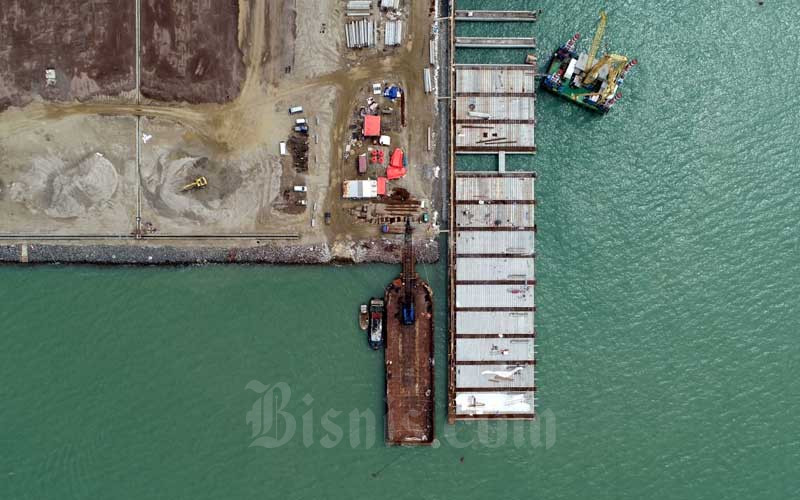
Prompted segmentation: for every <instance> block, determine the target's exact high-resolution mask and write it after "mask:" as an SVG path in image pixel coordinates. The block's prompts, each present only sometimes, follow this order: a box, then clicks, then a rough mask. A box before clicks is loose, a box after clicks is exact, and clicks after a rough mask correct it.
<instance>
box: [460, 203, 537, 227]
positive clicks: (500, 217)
mask: <svg viewBox="0 0 800 500" xmlns="http://www.w3.org/2000/svg"><path fill="white" fill-rule="evenodd" d="M533 212H534V205H489V204H484V205H458V206H456V226H458V227H533V225H534V219H533Z"/></svg>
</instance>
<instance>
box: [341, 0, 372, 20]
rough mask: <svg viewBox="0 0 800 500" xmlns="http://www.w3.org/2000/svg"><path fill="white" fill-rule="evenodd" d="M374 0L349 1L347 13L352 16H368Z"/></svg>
mask: <svg viewBox="0 0 800 500" xmlns="http://www.w3.org/2000/svg"><path fill="white" fill-rule="evenodd" d="M371 8H372V0H351V1H349V2H347V15H348V16H351V17H357V16H368V15H369V11H370V9H371Z"/></svg>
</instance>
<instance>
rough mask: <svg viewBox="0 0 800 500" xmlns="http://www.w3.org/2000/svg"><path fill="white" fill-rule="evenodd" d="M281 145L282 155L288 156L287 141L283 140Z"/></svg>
mask: <svg viewBox="0 0 800 500" xmlns="http://www.w3.org/2000/svg"><path fill="white" fill-rule="evenodd" d="M280 146H281V156H286V143H285V142H281V144H280Z"/></svg>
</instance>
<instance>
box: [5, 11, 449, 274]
mask: <svg viewBox="0 0 800 500" xmlns="http://www.w3.org/2000/svg"><path fill="white" fill-rule="evenodd" d="M148 1H149V0H143V4H145V5H147V2H148ZM179 3H181V2H179ZM412 6H413V12H410V13H407V14H406V16H407V17H408V20H407V24H408V25H409V26H408V29H407V35H406V43H405V45H404V46H403V47H400V48H395V49H389V50H383V49H382V48H380V49H371V50H364V51H358V52H355V51H350V50H348V49H347V48H346V47H344V27H343V24H344V13H343V7H344V4H343V2H339V1H335V0H319V1H312V0H298V1H297V8H296V9H295V8H294V2H272V1H270V0H240V1H239V2H238V20H237V23H236V26H235V29H236V33H235V39H236V40H237V45H238V51H236V52H237V54H239V55H240V56H241V57H242V60H243V65H244V75H243V76H244V77H243V79H242V81H241V82H240V84H239V88H240V90H239V92H238V94H237V95H236V97H235V98H233V99H232V100H231V101H230V102H227V103H221V104H217V103H214V101H224V100H226V99H220V98H219V97H220V95H221V94H220V93H219V91H218V90H213V89H212V90H209V91H208V93H207V94H206V98H205V99H203V100H204V101H205V102H203V103H199V104H189V103H186V102H177V103H166V102H162V101H157V100H151V99H147V100H145V101H143V103H142V104H126V103H124V102H108V101H106V100H103V99H101V100H90V101H89V102H64V103H60V102H59V103H54V102H42V101H39V100H38V98H37V97H34V98H33V99H35V102H32V103H31V104H28V105H27V106H24V107H21V108H17V107H12V108H10V109H8V110H7V111H5V112H3V113H0V148H2V151H0V153H2V156H1V157H0V209H2V212H3V213H4V215H5V214H9V216H8V217H3V218H2V220H0V235H3V234H5V235H9V234H16V235H29V236H27V237H24V238H20V239H19V242H35V241H36V239H35V235H37V234H51V235H52V234H60V235H71V234H75V233H76V232H78V233H80V234H109V235H111V234H130V233H131V232H133V231H136V230H137V229H138V230H139V231H140V232H141V233H142V234H143V235H144V237H145V239H146V238H147V236H148V235H149V234H153V235H183V236H190V235H195V236H200V235H209V234H212V235H236V234H242V233H248V234H249V233H258V234H282V235H289V234H291V235H296V239H292V240H291V241H288V240H287V242H286V243H283V244H284V245H286V246H287V247H288V246H292V247H298V248H299V247H302V246H304V245H305V246H306V247H310V246H316V247H320V248H322V247H324V248H327V249H329V250H326V251H325V252H322V253H321V254H320V255H322V254H325V253H326V252H327V254H328V255H327V257H326V258H327V259H330V258H340V259H352V260H383V259H381V258H380V255H381V253H382V252H383V253H384V254H386V253H394V252H395V251H396V250H397V248H395V245H394V243H392V241H393V240H392V237H389V239H382V238H380V235H379V232H378V227H377V226H370V225H366V224H360V225H359V224H356V223H355V221H354V219H353V218H352V216H350V215H349V211H350V209H351V208H352V207H353V206H354V205H356V203H355V202H346V201H343V200H342V199H341V182H342V181H343V180H344V179H349V178H355V177H356V175H355V170H354V168H353V163H352V159H351V161H347V162H345V161H344V160H343V153H344V145H345V143H346V142H347V140H348V139H349V137H350V130H348V123H349V120H348V118H349V117H350V115H352V113H353V112H354V110H355V109H356V107H357V106H358V105H359V101H358V96H360V95H362V94H363V93H364V91H365V90H366V89H368V87H369V86H370V85H371V83H372V82H382V81H391V82H395V83H399V84H400V85H401V86H402V87H403V89H404V90H405V92H406V95H407V101H406V116H407V123H408V126H407V127H406V128H403V129H401V130H399V131H398V132H397V133H396V134H393V141H394V142H393V146H395V145H399V146H401V147H404V148H408V150H409V151H410V156H409V160H410V161H409V175H408V176H407V177H406V178H405V179H403V180H401V181H398V182H397V183H396V185H397V186H402V187H405V188H407V189H409V191H411V192H412V195H413V196H414V197H415V198H417V199H421V200H431V199H432V198H434V197H435V196H436V195H435V193H437V192H438V191H437V188H436V187H435V182H436V174H437V172H438V169H437V167H436V165H435V164H434V159H433V154H432V153H430V152H427V151H426V148H425V145H426V142H427V128H428V127H430V126H433V124H434V122H435V115H434V114H433V113H432V111H431V110H432V109H435V100H434V98H433V97H432V96H430V95H425V94H424V92H423V89H422V87H423V82H422V68H423V67H424V65H425V63H426V62H427V60H428V54H427V50H428V40H429V33H430V22H431V17H430V13H429V11H428V7H429V6H428V5H427V3H425V2H413V3H412ZM190 17H191V16H190ZM144 21H145V19H143V22H144ZM215 22H217V21H215ZM229 24H230V23H229ZM231 29H233V28H231ZM166 31H167V32H168V31H169V29H168V28H167V29H166ZM409 31H410V33H409ZM409 35H410V36H409ZM379 36H380V37H382V34H381V35H379ZM223 38H224V37H223ZM12 50H13V49H12ZM193 50H194V51H195V52H194V53H196V52H197V49H193ZM165 54H167V55H169V54H170V52H165ZM237 54H233V55H232V57H238V56H237ZM167 59H169V57H167ZM191 59H192V56H191V55H187V56H185V57H183V59H182V60H183V61H184V62H183V63H180V64H185V63H186V62H187V61H189V60H191ZM143 63H144V61H143ZM176 64H177V63H176ZM180 64H177V65H180ZM234 66H235V65H234ZM208 67H209V68H211V67H215V66H214V63H209V65H208ZM217 67H218V66H217ZM229 69H230V68H229ZM144 70H145V67H144V66H143V71H144ZM190 73H191V72H190ZM228 74H229V75H233V74H235V68H234V69H232V70H230V71H229V72H228ZM143 78H144V77H143ZM222 79H223V80H225V78H222ZM177 81H180V79H178V80H176V82H177ZM226 81H227V82H228V83H230V81H228V80H226ZM218 83H219V82H217V83H213V84H211V87H214V88H218V89H219V88H223V87H224V86H225V85H227V84H228V83H225V82H223V84H221V85H218ZM215 86H216V87H215ZM228 88H230V87H228ZM172 97H173V98H175V99H181V98H185V96H183V97H181V96H177V95H175V96H172ZM192 99H193V98H192ZM20 102H25V99H22V100H21V101H20ZM294 105H301V106H303V107H304V109H305V113H304V114H303V115H299V116H303V117H305V118H306V119H307V120H308V123H309V126H310V128H311V132H310V136H309V139H310V140H309V145H310V151H309V170H308V172H307V173H302V174H298V173H295V172H294V171H293V169H292V168H291V167H289V168H287V159H286V158H285V157H284V158H281V157H280V156H279V148H278V143H279V142H280V141H282V140H286V139H287V137H288V136H289V134H290V132H291V127H292V125H293V123H294V119H295V118H296V117H295V116H289V114H288V113H287V109H288V108H289V107H290V106H294ZM137 120H138V122H139V128H140V129H139V133H138V134H137V132H136V122H137ZM47 137H51V139H50V141H51V142H52V143H51V144H48V142H47V140H46V138H47ZM137 142H138V143H139V144H138V146H139V148H140V151H141V154H140V157H139V159H138V161H137V154H136V149H137V148H136V146H137V144H136V143H137ZM96 153H100V154H102V155H103V156H102V157H101V156H98V155H97V154H96ZM55 158H58V160H55ZM42 165H47V166H46V167H43V166H42ZM112 171H113V173H114V174H115V175H110V174H111V172H112ZM200 175H203V176H206V177H207V179H208V181H209V186H208V187H206V188H204V189H201V190H192V191H188V192H182V191H181V189H180V188H181V187H182V186H184V185H185V184H188V183H190V182H192V181H193V180H194V179H195V178H196V177H198V176H200ZM12 184H13V185H16V187H15V188H14V189H12V188H11V187H10V186H11V185H12ZM27 185H30V186H33V187H30V188H29V189H27V192H26V188H23V186H27ZM111 185H114V189H113V190H112V189H111V188H110V187H109V186H111ZM292 185H305V186H307V188H308V192H307V193H306V194H304V195H302V196H304V197H306V199H307V205H305V206H304V207H299V206H294V207H292V209H291V210H288V209H287V206H286V197H285V196H284V191H285V189H286V188H287V186H292ZM294 199H295V198H292V200H294ZM289 212H293V213H289ZM295 212H299V213H295ZM324 212H331V213H332V215H333V217H332V219H333V224H331V225H325V224H324V223H323V213H324ZM137 215H140V217H141V218H140V219H138V220H137ZM312 220H313V225H312ZM422 234H427V235H430V236H432V235H434V234H435V232H434V231H432V230H426V231H425V232H424V233H421V232H419V231H418V236H422ZM6 241H8V240H6ZM62 243H64V244H67V245H73V244H74V245H86V244H85V243H83V242H69V241H64V242H62ZM101 243H102V242H101ZM93 244H97V243H93ZM123 244H124V245H144V244H149V245H154V244H155V245H159V244H160V242H158V243H154V242H153V241H151V242H150V243H145V242H143V241H139V240H134V241H129V242H124V243H123ZM169 244H170V245H179V246H186V247H215V246H219V247H232V246H236V247H245V246H258V245H261V244H263V243H262V242H260V241H258V240H257V239H252V240H241V239H238V240H236V241H225V240H209V241H202V240H197V241H192V240H182V241H180V242H171V243H169ZM270 245H273V246H275V245H278V246H280V245H282V243H280V242H272V243H270ZM428 248H429V249H430V248H435V245H428ZM279 259H286V260H289V261H293V260H292V259H288V258H286V257H285V256H282V257H279ZM320 260H325V259H324V258H320ZM385 260H394V256H388V255H387V256H386V258H385ZM425 260H430V259H429V258H426V259H425Z"/></svg>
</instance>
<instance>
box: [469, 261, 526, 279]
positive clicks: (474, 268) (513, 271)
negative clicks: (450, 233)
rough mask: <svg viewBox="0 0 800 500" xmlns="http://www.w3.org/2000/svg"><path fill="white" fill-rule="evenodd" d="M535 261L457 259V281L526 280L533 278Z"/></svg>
mask: <svg viewBox="0 0 800 500" xmlns="http://www.w3.org/2000/svg"><path fill="white" fill-rule="evenodd" d="M534 262H535V259H533V258H529V259H519V258H513V259H503V258H490V259H485V258H475V257H458V258H457V259H456V280H457V281H478V280H480V281H489V280H517V281H522V280H527V281H531V280H533V279H535V277H534Z"/></svg>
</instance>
